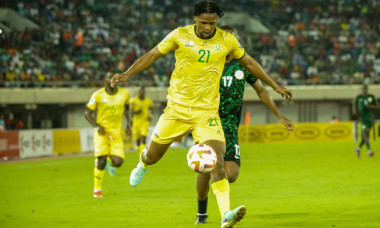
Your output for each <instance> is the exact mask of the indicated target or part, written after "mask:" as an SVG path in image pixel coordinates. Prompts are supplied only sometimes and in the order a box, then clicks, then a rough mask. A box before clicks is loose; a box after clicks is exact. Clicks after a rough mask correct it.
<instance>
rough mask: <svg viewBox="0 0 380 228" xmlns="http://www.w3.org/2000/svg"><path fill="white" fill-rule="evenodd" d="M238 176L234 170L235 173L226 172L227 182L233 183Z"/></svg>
mask: <svg viewBox="0 0 380 228" xmlns="http://www.w3.org/2000/svg"><path fill="white" fill-rule="evenodd" d="M238 176H239V173H238V172H236V173H232V174H228V175H227V177H228V182H230V183H234V182H235V181H236V179H237V178H238Z"/></svg>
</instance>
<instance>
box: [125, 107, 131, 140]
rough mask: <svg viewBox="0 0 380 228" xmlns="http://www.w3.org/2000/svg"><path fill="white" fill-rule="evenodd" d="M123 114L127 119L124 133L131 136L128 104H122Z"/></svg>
mask: <svg viewBox="0 0 380 228" xmlns="http://www.w3.org/2000/svg"><path fill="white" fill-rule="evenodd" d="M124 106H125V107H124V115H125V119H126V120H127V126H126V127H125V134H126V135H127V136H129V137H130V136H131V132H132V131H131V115H130V110H129V104H128V103H127V104H125V105H124Z"/></svg>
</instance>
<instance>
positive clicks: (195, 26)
mask: <svg viewBox="0 0 380 228" xmlns="http://www.w3.org/2000/svg"><path fill="white" fill-rule="evenodd" d="M196 29H197V25H194V33H195V35H196V36H197V37H198V38H199V39H202V40H209V39H211V38H213V37H214V36H215V33H216V27H215V31H214V33H213V34H212V36H210V37H209V38H206V39H205V38H202V37H200V36H198V34H197V32H196Z"/></svg>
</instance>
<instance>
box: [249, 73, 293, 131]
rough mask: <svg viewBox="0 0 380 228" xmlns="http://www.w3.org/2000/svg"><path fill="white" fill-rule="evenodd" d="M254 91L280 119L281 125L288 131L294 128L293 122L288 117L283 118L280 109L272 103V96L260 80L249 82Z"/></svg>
mask: <svg viewBox="0 0 380 228" xmlns="http://www.w3.org/2000/svg"><path fill="white" fill-rule="evenodd" d="M250 85H251V86H252V87H253V88H254V89H255V91H256V93H257V96H259V98H260V100H261V101H262V102H263V103H264V104H265V105H266V106H267V107H268V108H269V109H270V110H271V111H272V112H273V113H274V114H275V115H276V116H277V118H278V119H279V120H280V121H281V123H282V125H284V126H285V128H286V129H287V130H289V131H293V130H294V124H293V123H292V121H290V120H289V119H287V118H285V117H284V116H283V115H282V114H281V112H280V110H278V108H277V105H276V104H275V103H274V101H273V99H272V97H271V96H270V94H269V92H268V90H266V89H265V87H264V86H263V85H262V84H261V81H260V80H256V82H255V83H251V84H250Z"/></svg>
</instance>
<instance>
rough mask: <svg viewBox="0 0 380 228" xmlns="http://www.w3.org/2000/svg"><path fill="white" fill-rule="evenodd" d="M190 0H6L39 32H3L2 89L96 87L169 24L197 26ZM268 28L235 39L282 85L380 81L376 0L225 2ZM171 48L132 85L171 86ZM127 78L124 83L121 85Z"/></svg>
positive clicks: (147, 47) (0, 51)
mask: <svg viewBox="0 0 380 228" xmlns="http://www.w3.org/2000/svg"><path fill="white" fill-rule="evenodd" d="M193 4H194V1H191V0H186V1H174V0H154V1H153V0H144V1H140V0H125V1H119V0H111V1H101V3H100V1H96V0H84V1H81V0H28V1H26V0H21V1H12V0H3V1H1V3H0V8H4V7H7V8H11V9H13V10H15V11H16V12H18V13H19V14H20V15H21V16H24V17H26V18H28V19H30V20H32V21H33V22H35V23H36V24H37V25H39V26H40V29H35V30H29V29H25V30H24V31H17V30H13V29H12V30H11V31H10V32H5V31H3V32H2V33H0V66H1V67H0V79H1V80H0V87H100V86H102V80H101V78H102V77H103V76H104V73H105V72H107V71H115V72H121V71H124V70H125V69H127V68H128V67H129V66H130V65H131V64H132V63H133V62H134V61H135V60H136V59H137V58H139V57H140V56H141V55H142V54H143V53H145V52H147V51H148V50H150V49H151V48H152V47H153V46H154V45H155V44H157V43H158V42H159V41H160V40H162V39H163V38H164V37H165V35H166V34H168V33H169V32H170V31H171V30H172V29H174V28H176V27H178V26H183V25H188V24H192V23H193V21H192V20H191V15H192V10H193V8H192V7H193ZM219 5H220V6H221V7H222V9H223V11H224V12H225V13H226V12H248V13H249V14H250V15H251V16H252V17H254V18H256V19H258V20H259V21H261V22H262V23H263V24H264V25H265V26H267V27H268V28H269V30H270V33H267V34H265V33H262V34H260V33H252V32H249V31H246V30H245V29H244V26H238V27H237V30H238V32H239V37H240V38H239V39H240V41H241V43H242V44H243V45H244V46H245V48H246V49H247V50H249V53H251V54H253V55H254V58H256V59H257V60H258V61H259V62H261V64H262V66H263V67H264V68H265V70H266V71H267V72H268V73H269V74H270V75H271V76H272V77H273V78H274V79H276V81H277V82H279V83H280V84H282V85H302V84H308V85H310V84H359V83H363V80H364V81H366V82H368V83H380V53H379V50H380V24H379V23H378V21H379V20H380V18H379V15H380V1H379V0H337V1H333V2H332V1H328V0H318V1H302V0H286V1H280V0H255V1H249V0H239V1H228V0H221V1H219ZM174 63H175V59H174V56H173V55H165V56H164V57H163V58H161V59H159V60H158V63H157V64H154V66H153V67H151V68H150V69H149V70H147V71H144V72H142V73H140V75H139V77H133V78H131V80H129V81H128V82H126V83H128V85H136V86H139V85H141V84H145V85H146V86H159V87H163V86H166V85H167V84H168V82H169V77H170V74H171V71H172V70H173V68H174ZM125 85H127V84H125Z"/></svg>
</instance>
